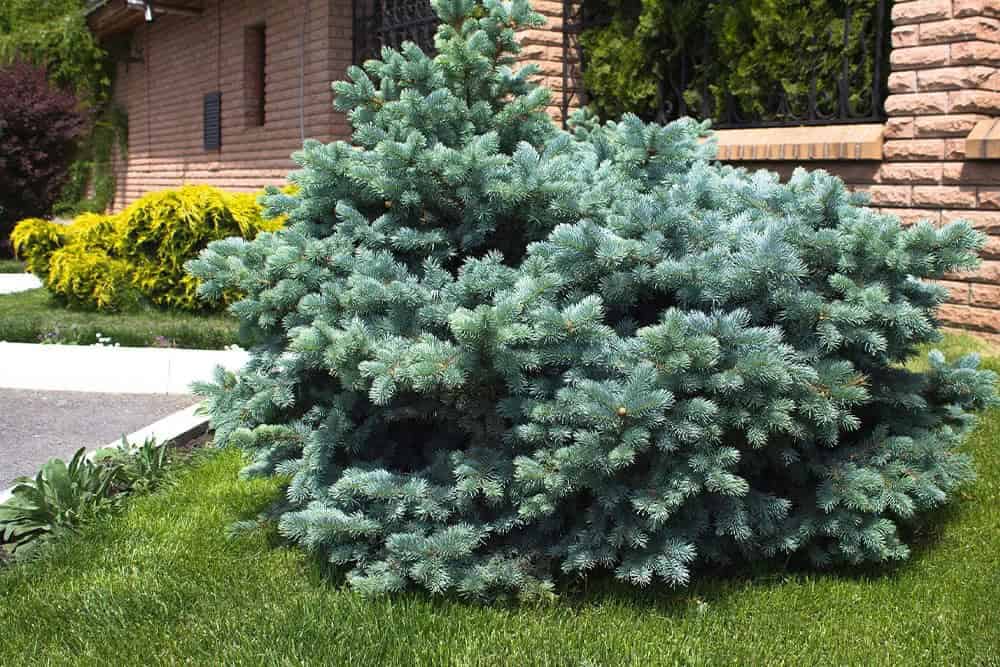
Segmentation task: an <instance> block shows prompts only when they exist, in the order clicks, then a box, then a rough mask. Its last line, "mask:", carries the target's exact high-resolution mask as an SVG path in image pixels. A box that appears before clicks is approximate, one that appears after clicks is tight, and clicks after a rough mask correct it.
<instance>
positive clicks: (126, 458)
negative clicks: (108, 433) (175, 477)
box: [109, 438, 172, 493]
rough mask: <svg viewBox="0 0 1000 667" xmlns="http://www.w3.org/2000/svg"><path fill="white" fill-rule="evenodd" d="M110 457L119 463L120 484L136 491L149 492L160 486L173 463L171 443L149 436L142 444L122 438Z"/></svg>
mask: <svg viewBox="0 0 1000 667" xmlns="http://www.w3.org/2000/svg"><path fill="white" fill-rule="evenodd" d="M109 458H110V459H111V460H113V461H116V462H117V463H118V464H119V468H118V481H119V484H120V485H121V486H122V487H123V488H124V489H128V490H129V491H130V492H136V493H147V492H149V491H152V490H153V489H155V488H156V487H157V486H159V485H160V484H161V483H162V482H163V480H164V479H165V478H166V476H167V473H168V471H169V469H170V464H171V463H172V457H171V455H170V445H169V444H167V443H164V444H162V445H160V444H157V442H156V440H155V439H154V438H147V439H146V440H144V441H143V442H142V444H140V445H132V444H131V443H129V441H128V440H127V439H126V438H122V441H121V443H119V445H118V447H117V449H116V450H114V451H113V454H112V455H111V456H110V457H109Z"/></svg>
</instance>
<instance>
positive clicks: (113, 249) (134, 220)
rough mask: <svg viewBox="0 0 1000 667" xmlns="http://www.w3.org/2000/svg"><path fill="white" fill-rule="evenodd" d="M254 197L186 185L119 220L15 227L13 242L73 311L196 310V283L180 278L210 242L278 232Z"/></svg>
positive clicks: (86, 217) (146, 200)
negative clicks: (136, 306)
mask: <svg viewBox="0 0 1000 667" xmlns="http://www.w3.org/2000/svg"><path fill="white" fill-rule="evenodd" d="M256 200H257V195H256V194H253V193H227V192H223V191H221V190H218V189H216V188H213V187H210V186H207V185H185V186H183V187H180V188H178V189H176V190H164V191H160V192H154V193H150V194H148V195H146V196H144V197H142V198H141V199H139V200H137V201H136V202H134V203H133V204H132V205H131V206H129V207H128V208H126V209H125V210H124V211H122V212H121V213H118V214H115V215H99V214H95V213H84V214H82V215H80V216H77V218H76V219H74V221H73V223H72V224H70V225H59V224H57V223H52V222H47V221H45V220H39V219H28V220H23V221H21V222H20V223H18V225H17V227H16V228H15V230H14V233H13V234H12V236H11V238H12V240H13V242H14V248H15V251H16V252H17V254H18V256H20V257H22V258H23V259H24V260H25V261H26V263H27V266H28V270H29V271H31V272H32V273H35V274H36V275H38V276H39V277H40V278H42V280H43V281H44V283H45V285H46V287H47V288H48V289H49V290H50V291H51V292H53V293H54V294H57V295H59V296H60V297H63V298H65V299H66V301H67V302H68V303H70V304H72V305H75V306H91V307H96V308H99V309H104V310H113V309H120V308H124V307H128V306H130V305H132V304H133V303H135V302H138V301H143V300H145V301H147V302H150V303H153V304H156V305H159V306H165V307H170V308H179V309H185V310H194V309H198V308H200V307H202V306H203V304H202V303H201V302H199V301H198V300H197V298H196V291H197V287H198V283H197V281H196V280H195V279H194V278H193V277H191V276H189V275H188V274H186V273H185V272H184V262H186V261H187V260H189V259H192V258H194V257H196V256H197V255H198V253H199V252H200V251H201V250H202V249H203V248H204V247H205V246H207V245H208V243H209V242H211V241H214V240H217V239H222V238H226V237H229V236H242V237H244V238H253V237H254V236H256V235H257V233H258V232H260V231H265V230H266V231H273V230H275V229H278V228H279V227H280V226H281V225H282V224H283V220H281V219H275V220H265V219H263V218H262V217H261V207H260V206H259V205H258V204H257V201H256Z"/></svg>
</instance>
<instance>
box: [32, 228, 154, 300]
mask: <svg viewBox="0 0 1000 667" xmlns="http://www.w3.org/2000/svg"><path fill="white" fill-rule="evenodd" d="M130 268H131V267H129V264H128V262H126V261H125V260H122V259H114V258H112V257H110V256H109V255H108V253H107V252H106V251H104V250H101V249H100V248H88V247H86V246H84V245H82V244H72V245H67V246H65V247H62V248H59V249H58V250H56V251H55V252H54V253H52V259H51V262H50V264H49V275H48V279H47V280H46V281H45V286H46V287H47V288H48V289H49V291H51V292H53V293H55V294H58V295H60V296H61V297H63V298H64V299H65V300H66V302H67V303H68V304H69V305H71V306H77V307H84V308H87V307H95V308H97V309H99V310H122V309H127V308H129V307H130V306H134V305H136V304H137V303H138V302H139V301H140V300H141V297H142V295H141V294H140V292H139V290H137V289H136V288H135V286H134V285H133V281H132V276H131V271H130Z"/></svg>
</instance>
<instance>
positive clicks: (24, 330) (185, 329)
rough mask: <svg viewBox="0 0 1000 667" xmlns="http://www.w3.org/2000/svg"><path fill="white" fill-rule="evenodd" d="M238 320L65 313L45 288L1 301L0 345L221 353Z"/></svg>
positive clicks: (139, 313) (161, 313)
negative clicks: (105, 340)
mask: <svg viewBox="0 0 1000 667" xmlns="http://www.w3.org/2000/svg"><path fill="white" fill-rule="evenodd" d="M238 328H239V325H238V324H237V322H236V320H235V319H234V318H232V317H230V316H228V315H224V314H200V313H169V312H165V311H162V310H155V309H146V310H140V311H136V312H128V313H98V312H89V311H79V310H68V309H66V308H65V307H63V306H62V305H60V304H59V303H57V302H56V301H55V300H53V299H52V297H51V296H50V295H49V293H48V292H46V291H45V290H44V289H35V290H29V291H27V292H19V293H17V294H8V295H2V296H0V340H6V341H9V342H17V343H40V342H49V343H71V344H77V345H90V344H92V343H96V342H97V334H98V333H100V334H102V335H103V336H106V337H110V338H111V340H112V342H114V343H119V344H120V345H123V346H149V345H157V344H159V345H173V346H175V347H186V348H201V349H221V348H223V347H225V346H226V345H230V344H232V343H235V342H236V332H237V330H238Z"/></svg>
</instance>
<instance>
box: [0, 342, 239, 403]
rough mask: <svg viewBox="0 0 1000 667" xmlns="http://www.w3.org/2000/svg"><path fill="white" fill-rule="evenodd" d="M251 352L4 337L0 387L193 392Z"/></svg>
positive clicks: (0, 349)
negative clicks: (196, 384) (26, 340)
mask: <svg viewBox="0 0 1000 667" xmlns="http://www.w3.org/2000/svg"><path fill="white" fill-rule="evenodd" d="M247 357H248V355H247V352H246V351H245V350H241V349H231V350H180V349H174V348H155V347H104V346H98V345H38V344H34V343H6V342H0V388H2V389H34V390H41V391H85V392H97V393H118V394H190V393H191V383H192V382H195V381H201V380H210V379H211V378H212V372H213V370H214V369H215V367H216V366H222V367H224V368H226V369H229V370H238V369H239V368H241V367H242V366H243V364H244V363H246V360H247Z"/></svg>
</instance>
